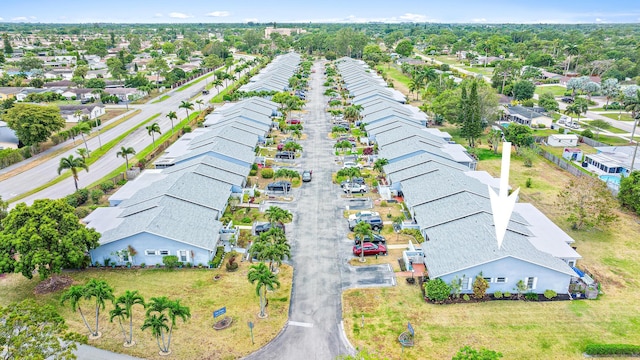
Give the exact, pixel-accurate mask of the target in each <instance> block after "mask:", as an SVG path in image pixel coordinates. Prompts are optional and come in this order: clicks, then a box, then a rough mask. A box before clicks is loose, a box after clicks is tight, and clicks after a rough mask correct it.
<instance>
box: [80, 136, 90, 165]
mask: <svg viewBox="0 0 640 360" xmlns="http://www.w3.org/2000/svg"><path fill="white" fill-rule="evenodd" d="M80 136H82V141H84V148H85V149H87V156H89V147H88V146H87V139H85V138H84V133H83V132H81V133H80ZM83 159H84V158H83Z"/></svg>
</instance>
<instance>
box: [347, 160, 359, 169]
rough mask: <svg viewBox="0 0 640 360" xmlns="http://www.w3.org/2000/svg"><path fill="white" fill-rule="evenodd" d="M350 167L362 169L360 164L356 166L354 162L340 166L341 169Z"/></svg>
mask: <svg viewBox="0 0 640 360" xmlns="http://www.w3.org/2000/svg"><path fill="white" fill-rule="evenodd" d="M352 167H355V168H358V169H362V164H358V163H356V162H354V161H345V162H344V164H342V168H343V169H347V168H352Z"/></svg>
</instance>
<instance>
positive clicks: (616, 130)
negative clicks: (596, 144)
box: [583, 120, 628, 134]
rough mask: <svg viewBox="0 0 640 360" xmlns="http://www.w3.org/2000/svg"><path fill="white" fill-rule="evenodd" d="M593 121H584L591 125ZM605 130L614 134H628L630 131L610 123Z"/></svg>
mask: <svg viewBox="0 0 640 360" xmlns="http://www.w3.org/2000/svg"><path fill="white" fill-rule="evenodd" d="M592 121H593V120H585V121H583V122H584V123H587V124H589V125H590V123H591V122H592ZM592 129H593V127H592ZM604 130H605V131H608V132H610V133H614V134H627V133H628V131H624V130H621V129H618V128H617V127H615V126H613V125H610V126H609V127H607V128H605V129H604ZM594 132H595V129H594Z"/></svg>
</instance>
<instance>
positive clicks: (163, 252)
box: [159, 250, 169, 256]
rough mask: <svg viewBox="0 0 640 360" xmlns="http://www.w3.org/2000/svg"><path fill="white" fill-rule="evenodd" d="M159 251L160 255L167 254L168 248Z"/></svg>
mask: <svg viewBox="0 0 640 360" xmlns="http://www.w3.org/2000/svg"><path fill="white" fill-rule="evenodd" d="M159 253H160V255H162V256H165V255H169V250H160V251H159Z"/></svg>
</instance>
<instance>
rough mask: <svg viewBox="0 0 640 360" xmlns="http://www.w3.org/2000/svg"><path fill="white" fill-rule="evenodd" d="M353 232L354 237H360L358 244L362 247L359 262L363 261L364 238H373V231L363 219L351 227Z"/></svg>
mask: <svg viewBox="0 0 640 360" xmlns="http://www.w3.org/2000/svg"><path fill="white" fill-rule="evenodd" d="M353 234H354V235H355V236H356V237H360V239H362V240H361V241H360V246H361V247H362V248H361V251H360V262H364V261H365V260H364V239H365V238H367V237H368V238H369V239H373V232H372V231H371V226H369V224H367V223H366V222H364V221H362V222H359V223H358V224H356V226H355V227H354V228H353Z"/></svg>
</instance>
